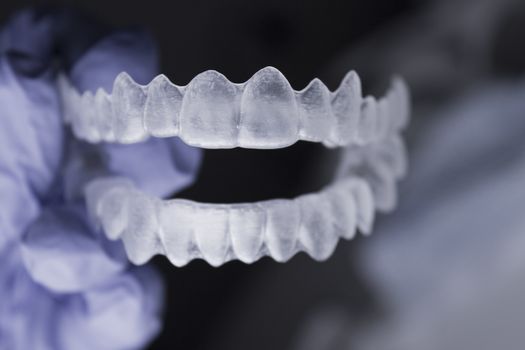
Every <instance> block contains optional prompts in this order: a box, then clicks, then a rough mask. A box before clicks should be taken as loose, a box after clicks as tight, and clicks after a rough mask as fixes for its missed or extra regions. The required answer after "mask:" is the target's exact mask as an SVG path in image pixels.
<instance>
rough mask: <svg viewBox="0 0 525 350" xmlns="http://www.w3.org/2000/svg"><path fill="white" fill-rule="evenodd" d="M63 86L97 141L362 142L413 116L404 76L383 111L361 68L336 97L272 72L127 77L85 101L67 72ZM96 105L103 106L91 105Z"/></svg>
mask: <svg viewBox="0 0 525 350" xmlns="http://www.w3.org/2000/svg"><path fill="white" fill-rule="evenodd" d="M57 83H58V84H57V85H58V88H59V90H60V97H61V99H62V105H63V107H64V120H65V121H66V122H67V123H71V124H72V127H73V132H74V133H75V136H76V137H78V138H80V139H83V140H86V141H88V142H91V143H97V142H100V141H108V142H118V143H135V142H140V141H143V140H144V139H145V138H147V137H148V136H154V137H174V136H179V137H181V138H182V140H183V141H184V142H186V143H187V144H189V145H192V146H198V147H203V148H233V147H243V148H259V149H268V148H282V147H287V146H290V145H292V144H293V143H295V142H297V141H298V140H305V141H311V142H322V143H323V144H324V145H326V146H328V147H337V146H347V145H350V144H358V145H363V144H367V143H370V142H375V141H376V140H377V139H380V138H381V137H383V136H385V133H386V134H388V133H391V132H397V131H399V130H401V129H403V128H404V127H405V126H406V125H407V123H408V116H409V112H410V104H409V98H410V94H409V91H408V88H407V86H406V84H405V83H404V82H403V81H402V80H401V79H400V78H395V79H393V81H392V84H391V87H390V89H389V90H388V92H387V94H386V96H385V97H384V98H382V99H379V101H380V103H379V104H380V106H378V107H377V106H376V104H377V102H376V100H375V99H374V98H372V97H370V98H366V99H364V100H363V97H362V93H361V81H360V79H359V76H358V75H357V73H355V72H354V71H351V72H349V73H348V74H347V75H346V76H345V77H344V79H343V81H342V82H341V84H340V86H339V87H338V89H337V90H336V91H334V92H330V91H329V90H328V88H327V87H326V86H325V85H324V84H323V83H322V82H321V81H320V80H319V79H314V80H312V81H311V82H310V84H308V85H307V86H306V87H305V88H304V89H303V90H301V91H294V90H293V89H292V87H291V86H290V84H289V83H288V81H287V80H286V78H285V77H284V76H283V74H282V73H281V72H279V71H278V70H277V69H275V68H273V67H266V68H263V69H261V70H260V71H258V72H257V73H255V74H254V75H253V76H252V77H251V78H250V79H249V80H248V81H247V82H245V83H242V84H235V83H232V82H230V81H229V80H227V79H226V78H225V77H224V76H223V75H222V74H220V73H218V72H216V71H212V70H209V71H205V72H203V73H201V74H199V75H197V76H196V77H195V78H194V79H193V80H192V81H191V82H190V83H189V84H188V85H187V86H177V85H175V84H172V83H171V82H170V81H169V80H168V78H166V77H165V76H164V75H159V76H157V77H156V78H155V79H153V80H152V81H151V82H150V83H149V84H148V85H146V86H142V85H139V84H137V83H136V82H135V81H133V79H132V78H131V77H130V76H129V75H128V74H126V73H125V72H123V73H121V74H119V75H118V76H117V78H116V79H115V82H114V86H113V91H112V93H111V95H107V94H105V93H102V92H100V93H99V92H97V94H96V95H95V97H94V98H93V95H92V94H91V93H90V92H84V93H83V95H82V96H81V95H80V94H79V92H77V91H76V90H75V88H74V87H73V86H72V85H71V84H70V83H69V81H68V80H67V78H65V77H64V76H63V75H61V76H60V77H59V79H58V82H57ZM93 100H94V102H95V106H96V108H90V106H92V104H93ZM108 107H109V108H108ZM109 109H110V110H111V111H110V112H109ZM108 112H109V113H108ZM93 114H95V115H94V116H93ZM102 114H103V115H102ZM379 125H380V127H379Z"/></svg>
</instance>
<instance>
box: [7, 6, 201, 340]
mask: <svg viewBox="0 0 525 350" xmlns="http://www.w3.org/2000/svg"><path fill="white" fill-rule="evenodd" d="M103 32H104V30H103V29H100V27H94V26H93V25H92V24H89V22H86V21H85V19H83V18H80V17H78V18H77V17H76V15H74V14H71V13H66V12H53V13H42V14H38V15H37V13H36V12H35V11H25V12H22V13H20V14H18V15H17V16H16V17H15V18H14V19H13V20H12V21H11V22H10V23H9V24H8V26H7V27H6V28H5V29H4V31H3V32H2V34H1V37H0V125H1V127H0V203H1V210H0V266H1V267H0V297H1V298H2V302H1V303H0V349H35V350H37V349H53V350H61V349H65V350H76V349H78V350H81V349H102V350H103V349H108V350H109V349H111V350H118V349H138V348H141V347H143V346H144V345H145V344H146V343H147V342H148V341H149V340H150V339H151V338H152V337H153V336H154V335H155V334H156V333H157V332H158V330H159V329H160V318H159V312H160V309H161V306H162V299H163V298H162V284H161V281H160V279H159V277H158V276H157V274H156V273H155V271H154V270H153V269H151V268H150V267H147V266H145V267H140V268H137V267H130V266H129V264H128V262H127V259H126V258H125V254H124V253H123V249H122V246H121V243H120V242H118V243H114V242H109V241H108V240H107V239H106V238H105V237H104V236H103V235H102V234H101V233H100V232H97V231H96V230H94V229H93V227H92V226H91V224H90V222H89V220H88V219H87V215H86V210H85V205H84V202H83V198H82V190H83V186H84V184H85V183H86V182H87V181H89V180H90V179H92V178H93V177H94V176H99V175H106V174H119V175H125V176H128V177H130V178H131V179H133V180H134V181H135V182H136V183H137V185H138V186H140V187H142V189H144V190H145V191H148V192H150V193H153V194H156V195H162V196H165V195H168V194H170V193H173V192H175V191H178V190H180V189H181V188H183V187H184V186H187V185H189V184H190V183H191V181H192V180H193V178H194V176H195V173H196V171H197V170H198V165H199V162H200V152H199V151H198V150H197V149H194V148H190V147H187V146H185V145H183V144H182V143H180V141H178V140H176V139H168V140H151V141H148V142H144V143H141V144H136V145H130V146H116V145H109V144H105V145H100V146H93V145H87V144H84V143H81V142H79V141H77V140H74V139H73V138H71V136H70V133H69V132H68V131H67V130H66V129H64V127H63V124H62V118H61V115H60V106H59V103H58V98H57V91H56V89H55V78H56V74H57V65H56V62H55V61H56V57H54V56H52V55H53V53H55V52H58V53H59V54H60V57H59V58H61V59H62V63H63V64H62V65H61V66H60V69H62V70H66V73H68V74H69V76H70V79H71V80H72V81H73V83H74V84H75V85H76V86H77V88H78V89H79V90H85V89H91V90H94V89H96V88H98V87H99V86H102V87H104V88H105V89H106V90H107V91H111V85H112V81H113V79H114V78H115V76H116V75H117V74H118V73H119V72H120V71H127V72H128V73H129V74H130V75H131V76H133V77H134V78H135V79H136V80H138V81H145V80H149V79H151V78H152V77H153V76H154V75H155V74H156V73H157V72H156V70H157V66H156V51H155V47H154V45H153V44H152V40H151V38H150V37H149V36H147V35H146V34H144V33H143V32H139V31H128V32H119V33H114V34H112V35H109V36H104V37H103V38H102V39H101V40H98V39H99V38H101V37H102V34H101V33H103ZM64 33H67V35H66V34H64Z"/></svg>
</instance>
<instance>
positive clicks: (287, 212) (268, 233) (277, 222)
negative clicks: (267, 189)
mask: <svg viewBox="0 0 525 350" xmlns="http://www.w3.org/2000/svg"><path fill="white" fill-rule="evenodd" d="M263 205H264V207H265V209H266V224H265V233H264V234H265V243H266V247H267V248H268V250H269V252H270V255H271V256H272V257H273V258H274V259H275V260H276V261H279V262H285V261H287V260H288V259H290V258H291V257H292V256H293V255H294V254H295V253H296V252H297V248H298V247H297V236H298V233H299V222H300V211H299V208H298V206H297V203H296V202H294V201H290V200H282V199H276V200H271V201H266V202H264V204H263Z"/></svg>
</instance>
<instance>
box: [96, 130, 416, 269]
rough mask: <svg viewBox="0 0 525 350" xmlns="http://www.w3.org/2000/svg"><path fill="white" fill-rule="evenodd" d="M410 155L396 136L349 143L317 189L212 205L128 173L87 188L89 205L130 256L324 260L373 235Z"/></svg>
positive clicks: (216, 261) (179, 260) (178, 261)
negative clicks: (162, 195)
mask: <svg viewBox="0 0 525 350" xmlns="http://www.w3.org/2000/svg"><path fill="white" fill-rule="evenodd" d="M405 168H406V155H405V150H404V147H403V146H402V141H401V139H400V138H399V136H398V135H391V136H390V137H389V138H387V139H386V140H385V141H384V142H382V143H380V144H376V145H369V146H364V147H363V146H349V147H348V149H347V150H345V154H344V155H343V158H342V162H341V166H340V168H339V178H338V179H337V180H336V181H335V182H334V183H333V184H331V185H329V186H327V187H326V188H325V189H323V190H322V191H320V192H316V193H309V194H305V195H301V196H299V197H297V198H294V199H274V200H267V201H262V202H255V203H239V204H207V203H197V202H194V201H190V200H185V199H171V200H162V199H159V198H156V197H152V196H149V195H146V194H145V193H142V192H141V191H140V190H138V189H137V188H135V186H134V185H133V184H132V183H131V182H130V181H129V180H128V179H126V178H118V177H109V178H101V179H97V180H94V181H92V182H91V183H90V184H89V185H88V186H87V187H86V198H87V201H88V208H89V210H90V211H91V215H92V217H94V218H96V219H97V220H98V221H99V222H100V223H101V225H102V227H103V229H104V230H105V232H106V235H107V236H108V237H109V238H110V239H122V241H123V243H124V246H125V248H126V251H127V254H128V257H129V259H130V260H131V261H132V262H133V263H135V264H143V263H145V262H146V261H148V260H149V259H150V258H151V257H152V256H153V255H156V254H163V255H166V256H167V258H168V259H169V260H170V261H171V262H172V263H173V264H174V265H175V266H183V265H185V264H187V263H188V262H189V261H191V260H193V259H196V258H201V259H204V260H206V261H207V262H208V263H210V264H211V265H213V266H219V265H221V264H223V263H225V262H227V261H229V260H233V259H238V260H241V261H243V262H245V263H252V262H254V261H256V260H258V259H259V258H261V257H263V256H270V257H272V258H273V259H275V260H276V261H279V262H285V261H287V260H288V259H290V258H291V257H292V256H293V255H294V254H296V253H298V252H300V251H304V252H306V253H308V254H309V255H310V256H312V257H313V258H314V259H317V260H324V259H327V258H328V257H329V256H330V255H331V254H332V252H333V250H334V249H335V246H336V244H337V242H338V240H339V238H344V239H352V238H353V237H354V236H355V233H356V230H359V231H361V232H362V233H363V234H370V232H371V231H372V226H373V222H374V215H375V214H374V213H375V210H376V209H377V210H391V209H392V208H393V207H394V206H395V204H396V198H397V196H396V180H398V179H399V178H400V177H401V176H402V175H403V173H404V171H405Z"/></svg>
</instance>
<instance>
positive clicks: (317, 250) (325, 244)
mask: <svg viewBox="0 0 525 350" xmlns="http://www.w3.org/2000/svg"><path fill="white" fill-rule="evenodd" d="M297 202H298V204H299V207H300V210H301V223H300V226H299V240H300V241H301V243H302V244H303V246H304V248H305V249H306V251H307V252H308V253H309V254H310V255H311V256H312V257H313V258H314V259H317V260H325V259H328V257H329V256H330V254H332V252H333V251H334V249H335V246H336V244H337V241H338V237H337V235H336V230H335V226H334V225H333V222H332V218H331V215H330V214H331V211H330V203H329V202H328V201H327V200H326V198H325V197H324V196H321V195H319V194H308V195H304V196H301V197H299V198H297Z"/></svg>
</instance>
